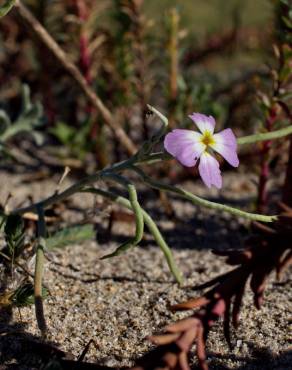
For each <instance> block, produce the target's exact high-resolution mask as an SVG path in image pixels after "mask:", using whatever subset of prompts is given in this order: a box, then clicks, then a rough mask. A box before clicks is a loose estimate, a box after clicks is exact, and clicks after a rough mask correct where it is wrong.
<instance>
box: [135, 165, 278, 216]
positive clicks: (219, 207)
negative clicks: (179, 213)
mask: <svg viewBox="0 0 292 370" xmlns="http://www.w3.org/2000/svg"><path fill="white" fill-rule="evenodd" d="M131 168H132V169H133V170H134V171H135V172H136V173H138V174H139V175H140V176H141V178H142V179H143V181H144V182H145V183H146V184H148V185H150V186H151V187H153V188H155V189H160V190H164V191H167V192H170V193H174V194H177V195H179V196H180V197H181V198H184V199H187V200H189V201H190V202H192V203H193V204H195V205H198V206H202V207H205V208H210V209H214V210H216V211H224V212H228V213H231V214H233V215H235V216H239V217H243V218H246V219H248V220H251V221H262V222H273V221H275V220H276V219H277V216H264V215H260V214H256V213H250V212H245V211H241V210H240V209H237V208H233V207H230V206H227V205H225V204H221V203H215V202H211V201H209V200H206V199H203V198H200V197H198V196H197V195H194V194H192V193H190V192H189V191H187V190H184V189H182V188H181V187H180V188H178V187H176V186H173V185H168V184H164V183H162V182H160V181H156V180H152V179H151V178H150V177H149V176H147V175H146V174H145V172H144V171H142V170H141V169H140V168H138V167H136V166H132V167H131Z"/></svg>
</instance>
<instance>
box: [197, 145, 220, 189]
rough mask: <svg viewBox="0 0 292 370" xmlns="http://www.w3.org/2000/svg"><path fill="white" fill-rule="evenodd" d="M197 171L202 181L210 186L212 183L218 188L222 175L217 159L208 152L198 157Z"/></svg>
mask: <svg viewBox="0 0 292 370" xmlns="http://www.w3.org/2000/svg"><path fill="white" fill-rule="evenodd" d="M199 173H200V176H201V178H202V180H203V181H204V183H205V184H206V185H207V186H208V188H210V187H211V186H212V185H214V186H216V188H218V189H220V188H221V187H222V177H221V171H220V168H219V163H218V161H217V160H216V159H215V158H214V157H212V156H211V155H210V154H209V153H207V152H204V153H203V154H202V155H201V158H200V164H199Z"/></svg>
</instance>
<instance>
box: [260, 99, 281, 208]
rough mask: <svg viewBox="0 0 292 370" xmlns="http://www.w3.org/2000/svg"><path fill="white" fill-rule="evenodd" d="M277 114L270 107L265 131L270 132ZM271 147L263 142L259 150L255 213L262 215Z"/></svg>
mask: <svg viewBox="0 0 292 370" xmlns="http://www.w3.org/2000/svg"><path fill="white" fill-rule="evenodd" d="M276 117H277V112H276V107H275V106H272V107H271V108H270V109H269V111H268V115H267V118H266V121H265V127H266V129H267V131H271V130H272V128H273V124H274V122H275V120H276ZM271 145H272V141H265V142H264V143H263V147H262V149H261V153H260V156H261V161H260V167H261V170H260V178H259V187H258V199H257V212H259V213H263V212H264V211H265V208H266V205H267V200H268V192H267V182H268V179H269V172H270V171H269V152H270V148H271Z"/></svg>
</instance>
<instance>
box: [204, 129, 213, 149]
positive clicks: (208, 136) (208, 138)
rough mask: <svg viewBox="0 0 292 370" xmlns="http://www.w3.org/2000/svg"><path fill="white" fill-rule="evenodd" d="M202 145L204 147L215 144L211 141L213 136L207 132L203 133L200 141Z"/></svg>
mask: <svg viewBox="0 0 292 370" xmlns="http://www.w3.org/2000/svg"><path fill="white" fill-rule="evenodd" d="M201 141H202V143H203V144H205V145H206V146H209V145H212V144H215V140H214V139H213V135H212V134H211V132H209V131H205V132H204V134H203V137H202V139H201Z"/></svg>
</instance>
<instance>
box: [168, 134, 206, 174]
mask: <svg viewBox="0 0 292 370" xmlns="http://www.w3.org/2000/svg"><path fill="white" fill-rule="evenodd" d="M201 138H202V135H201V134H200V133H199V132H195V131H191V130H183V129H176V130H173V131H171V132H170V133H168V134H167V135H166V136H165V139H164V148H165V150H166V151H167V152H168V153H170V154H171V155H173V156H174V157H175V158H176V159H177V160H178V161H179V162H181V163H182V164H183V165H184V166H186V167H193V166H195V165H196V163H197V160H198V159H199V158H200V156H201V154H202V153H203V151H204V150H205V149H206V145H204V144H203V143H202V142H201Z"/></svg>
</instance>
